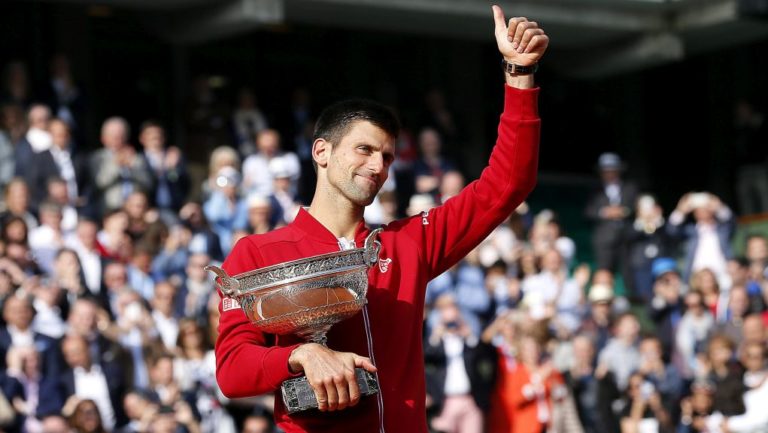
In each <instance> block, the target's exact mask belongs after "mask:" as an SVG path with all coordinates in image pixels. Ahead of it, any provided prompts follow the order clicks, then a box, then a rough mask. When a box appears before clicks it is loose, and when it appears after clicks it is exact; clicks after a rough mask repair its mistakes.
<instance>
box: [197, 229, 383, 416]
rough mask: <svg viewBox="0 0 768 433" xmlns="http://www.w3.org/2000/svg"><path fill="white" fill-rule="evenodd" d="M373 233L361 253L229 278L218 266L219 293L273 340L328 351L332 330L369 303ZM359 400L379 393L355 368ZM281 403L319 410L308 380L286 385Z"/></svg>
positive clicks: (376, 252)
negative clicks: (285, 338)
mask: <svg viewBox="0 0 768 433" xmlns="http://www.w3.org/2000/svg"><path fill="white" fill-rule="evenodd" d="M380 231H381V229H378V230H374V231H373V232H371V234H370V235H368V237H367V238H366V240H365V246H364V247H363V248H355V249H351V250H346V251H340V252H337V253H330V254H323V255H319V256H314V257H308V258H305V259H299V260H294V261H290V262H286V263H281V264H278V265H274V266H269V267H266V268H261V269H256V270H253V271H249V272H245V273H242V274H238V275H235V276H232V277H230V276H229V275H227V273H226V272H225V271H224V270H223V269H221V268H219V267H216V266H206V267H205V269H206V270H208V271H212V272H214V273H215V274H216V275H217V276H218V277H219V278H218V279H217V282H216V287H218V288H219V289H220V290H221V292H222V293H223V294H224V295H226V296H227V297H229V298H232V299H234V300H236V301H237V302H238V303H239V304H240V307H241V308H242V309H243V312H244V313H245V315H246V317H248V320H250V321H251V323H252V324H253V325H255V326H256V327H257V328H259V330H261V331H262V332H265V333H269V334H276V335H286V334H295V335H298V336H299V337H301V338H303V339H305V340H306V341H312V342H315V343H320V344H323V345H325V343H326V333H327V332H328V330H329V329H331V326H333V325H334V324H336V323H338V322H340V321H342V320H344V319H347V318H349V317H351V316H354V315H355V314H356V313H357V312H358V311H360V310H361V309H362V308H363V306H364V305H365V303H366V298H365V296H366V293H367V292H368V268H370V267H371V266H373V265H374V264H375V263H376V262H377V261H378V259H379V249H380V248H381V244H380V243H379V241H378V240H376V237H377V235H378V233H379V232H380ZM355 374H356V376H357V383H358V385H359V387H360V394H361V395H371V394H375V393H377V392H378V391H379V386H378V382H377V381H376V377H375V376H374V375H373V374H371V373H369V372H367V371H365V370H364V369H362V368H356V369H355ZM280 388H281V391H282V395H283V403H285V407H286V409H287V410H288V412H289V413H294V412H298V411H302V410H306V409H311V408H317V400H316V399H315V393H314V391H313V390H312V387H311V386H310V385H309V382H307V378H306V377H305V376H301V377H297V378H295V379H289V380H286V381H285V382H283V383H282V385H281V387H280Z"/></svg>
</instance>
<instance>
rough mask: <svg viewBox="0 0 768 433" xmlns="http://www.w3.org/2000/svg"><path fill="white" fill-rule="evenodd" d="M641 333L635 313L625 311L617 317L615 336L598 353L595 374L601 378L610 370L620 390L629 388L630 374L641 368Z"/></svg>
mask: <svg viewBox="0 0 768 433" xmlns="http://www.w3.org/2000/svg"><path fill="white" fill-rule="evenodd" d="M639 335H640V323H639V322H638V321H637V318H636V317H635V315H634V314H632V313H624V314H622V315H621V316H619V317H618V318H616V322H615V325H614V337H613V338H611V339H610V340H608V344H607V345H606V346H605V348H604V349H603V350H602V351H600V353H599V354H598V358H597V369H596V370H595V374H596V375H597V377H598V378H599V379H601V378H603V377H604V376H605V375H606V374H607V373H609V372H610V373H612V374H613V377H614V380H615V381H616V386H617V387H618V389H619V391H624V390H626V389H627V385H628V383H629V377H630V375H631V374H632V373H633V372H634V371H636V370H637V369H638V368H640V361H641V358H640V351H639V350H638V336H639Z"/></svg>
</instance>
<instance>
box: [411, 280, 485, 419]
mask: <svg viewBox="0 0 768 433" xmlns="http://www.w3.org/2000/svg"><path fill="white" fill-rule="evenodd" d="M436 306H437V307H436V311H437V314H438V315H439V318H438V323H437V324H436V325H435V326H434V327H433V329H432V332H431V334H430V335H429V337H428V338H427V340H426V341H425V344H424V351H425V353H424V356H425V360H426V362H427V363H428V364H430V368H429V369H427V371H429V372H430V373H429V374H430V375H433V377H430V378H429V379H428V380H427V382H428V383H433V384H437V387H436V389H434V390H432V391H433V392H431V393H430V397H431V400H432V403H433V404H434V405H437V406H438V407H440V406H442V410H440V412H439V415H438V416H437V417H435V418H433V419H432V422H431V425H432V428H434V429H436V430H439V431H452V432H481V431H483V411H484V410H487V409H488V407H489V405H490V401H489V396H490V391H491V388H492V386H493V383H494V377H495V376H494V367H495V357H494V356H493V355H494V351H493V348H492V347H490V346H487V345H485V344H483V343H481V342H480V341H479V339H478V335H477V334H475V333H474V332H473V331H472V329H471V327H470V326H469V325H468V324H467V323H466V322H465V321H464V319H463V316H462V313H461V311H460V309H459V306H458V305H457V304H456V302H455V301H454V300H453V296H452V295H450V294H447V295H442V296H441V297H440V298H439V299H438V300H437V302H436Z"/></svg>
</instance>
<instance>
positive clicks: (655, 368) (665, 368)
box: [637, 336, 683, 407]
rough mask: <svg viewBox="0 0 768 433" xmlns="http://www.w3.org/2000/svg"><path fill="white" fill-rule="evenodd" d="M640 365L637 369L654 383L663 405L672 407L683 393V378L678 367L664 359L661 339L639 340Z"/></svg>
mask: <svg viewBox="0 0 768 433" xmlns="http://www.w3.org/2000/svg"><path fill="white" fill-rule="evenodd" d="M639 351H640V366H639V367H638V369H637V371H638V372H639V373H640V374H642V375H643V377H644V378H645V380H647V381H649V382H650V383H652V384H653V385H654V387H655V388H656V390H657V391H658V393H659V396H660V397H661V400H662V403H663V404H664V406H665V407H673V406H674V403H676V402H677V401H679V400H680V397H681V396H682V394H683V378H682V376H681V375H680V372H679V371H678V369H677V368H676V367H675V366H674V365H673V364H670V363H668V362H665V361H664V353H663V351H662V346H661V340H660V339H659V338H658V337H656V336H650V337H644V338H643V339H642V340H640V346H639Z"/></svg>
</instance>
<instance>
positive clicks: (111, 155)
mask: <svg viewBox="0 0 768 433" xmlns="http://www.w3.org/2000/svg"><path fill="white" fill-rule="evenodd" d="M129 136H130V127H129V126H128V122H127V121H126V120H125V119H123V118H121V117H111V118H109V119H107V120H105V121H104V123H103V124H102V127H101V144H102V145H103V148H101V149H99V150H97V151H96V152H95V153H94V154H93V155H92V156H91V172H92V173H93V176H94V182H95V187H96V188H95V193H96V194H97V195H96V197H97V198H98V199H100V201H101V203H102V210H103V211H113V210H115V209H119V208H121V207H122V206H123V203H124V201H125V200H126V199H127V198H128V195H129V194H131V193H132V192H135V191H142V192H144V193H150V192H151V191H152V190H153V186H154V185H153V183H152V182H153V178H152V172H151V170H150V168H149V166H148V165H147V162H146V160H145V159H144V158H142V157H141V156H140V155H138V154H137V153H136V150H135V149H134V148H133V146H132V145H131V144H130V143H129V142H128V138H129Z"/></svg>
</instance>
